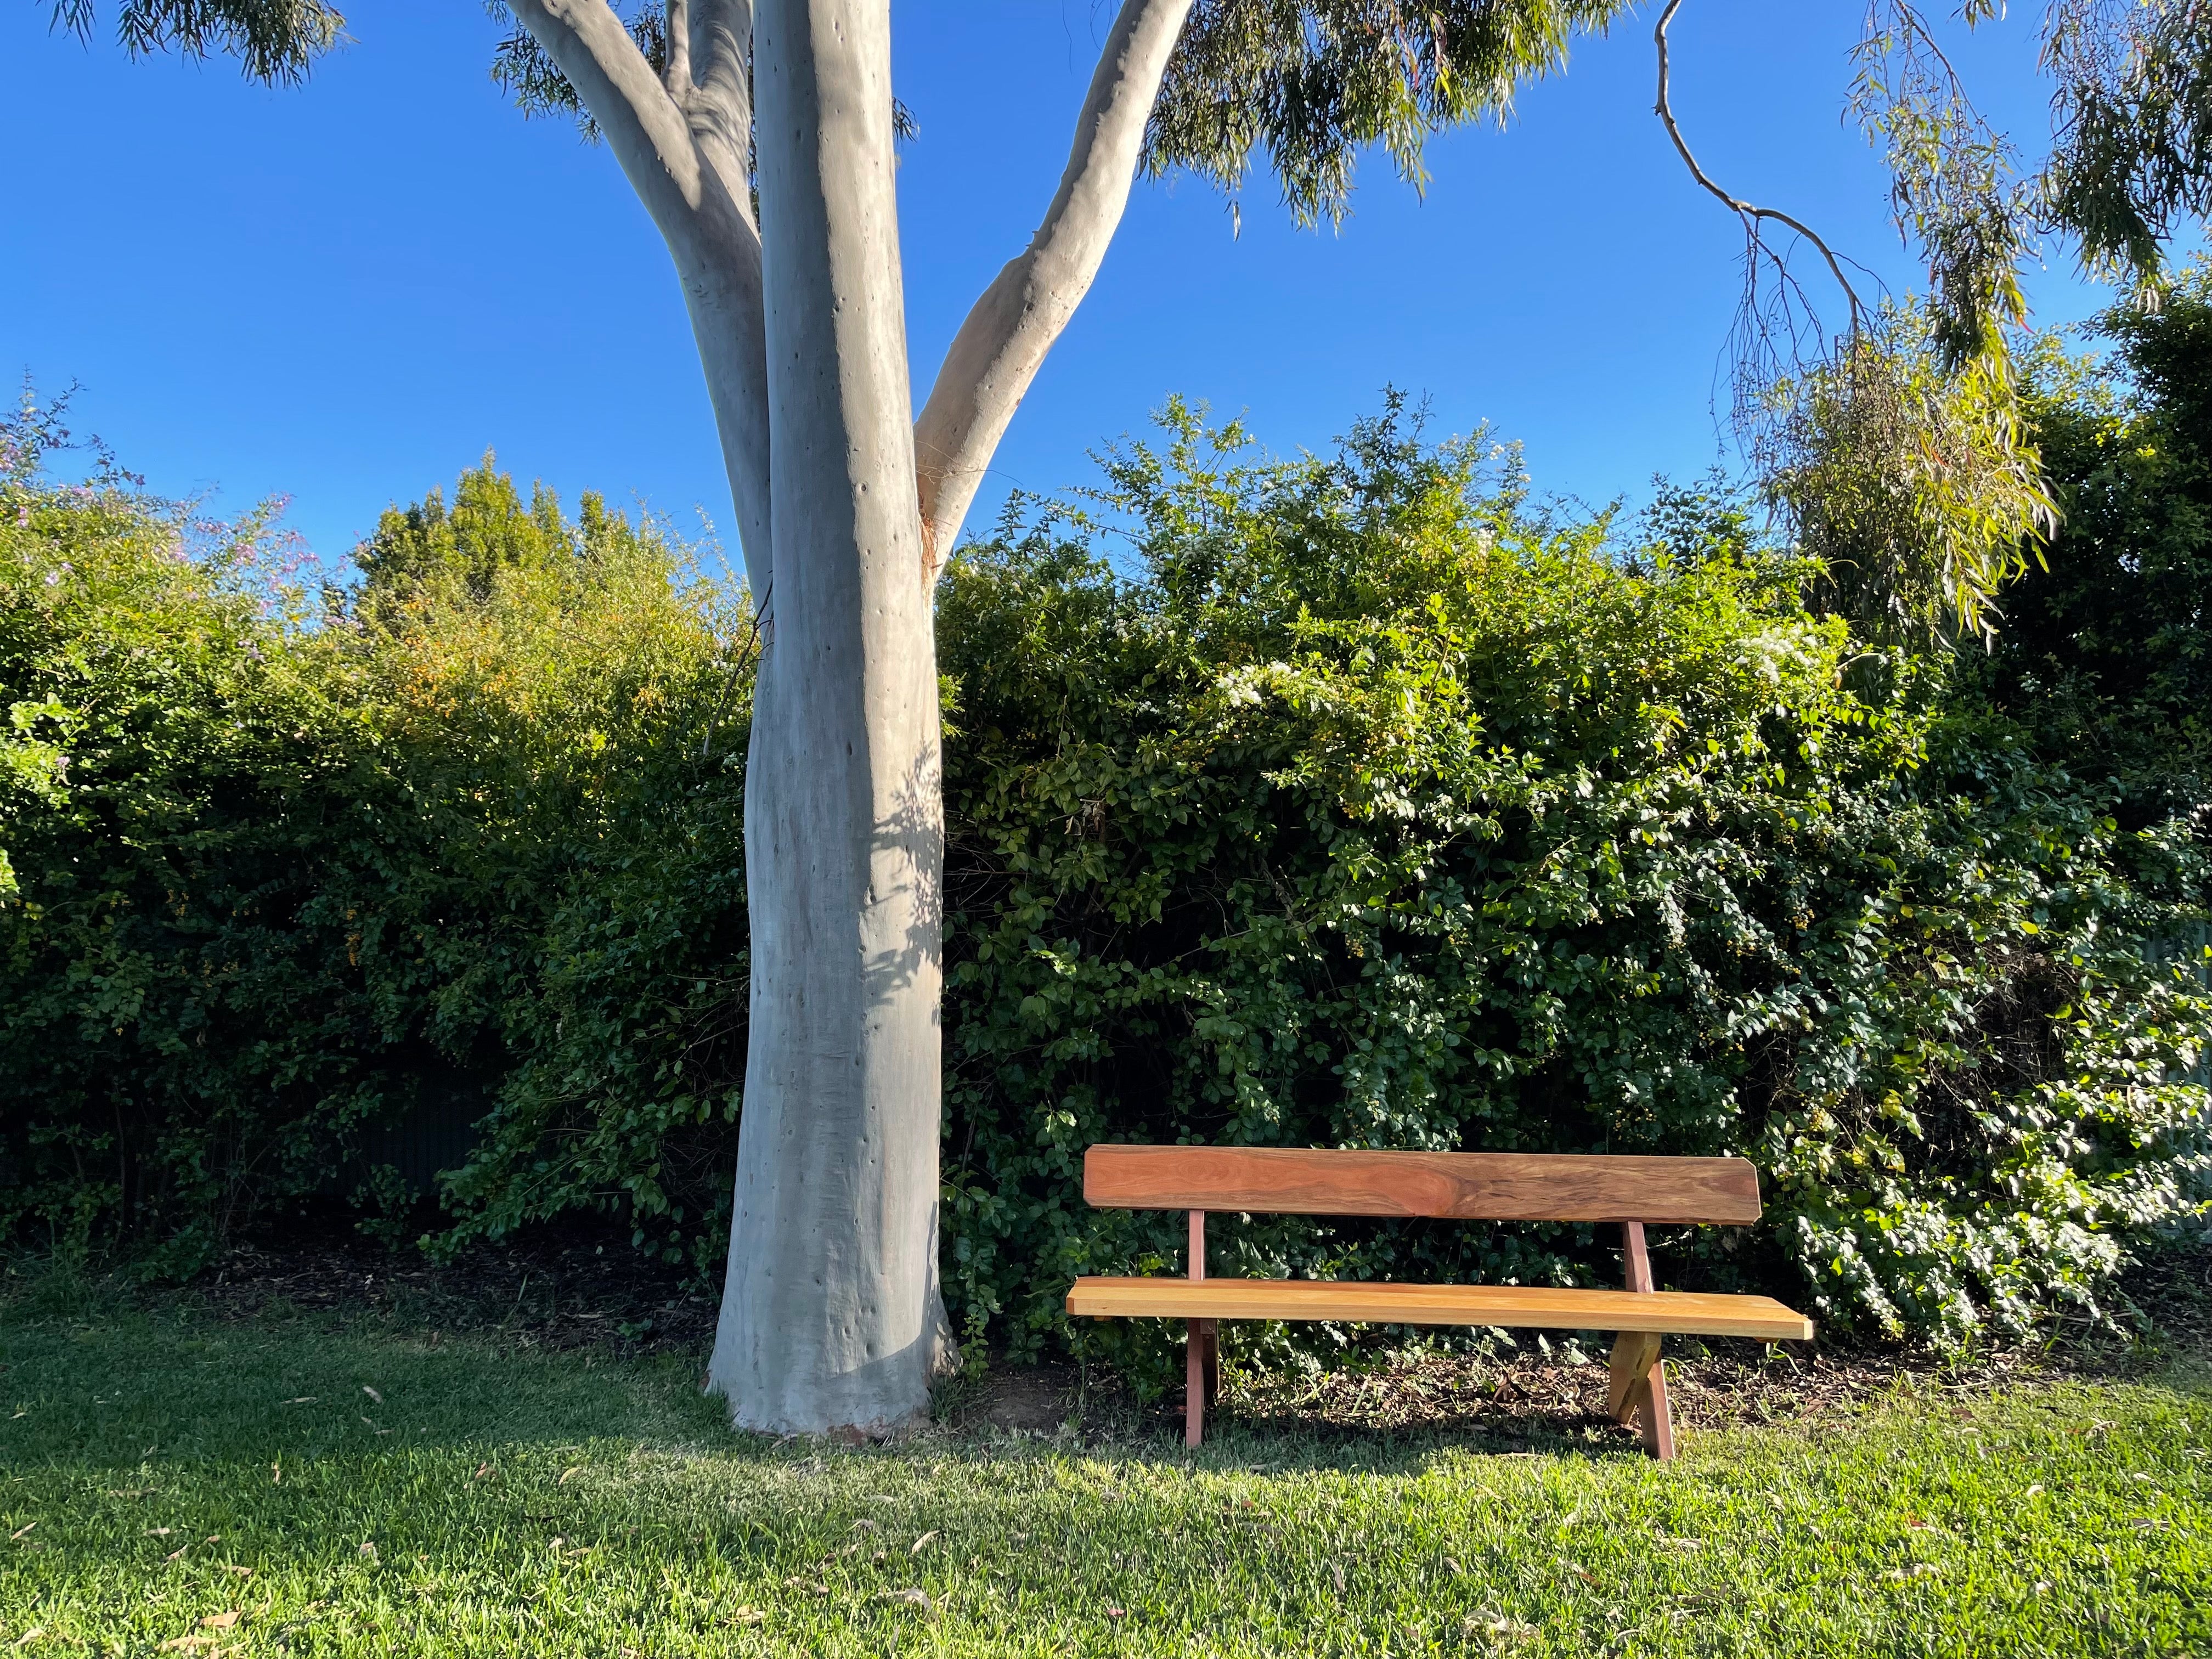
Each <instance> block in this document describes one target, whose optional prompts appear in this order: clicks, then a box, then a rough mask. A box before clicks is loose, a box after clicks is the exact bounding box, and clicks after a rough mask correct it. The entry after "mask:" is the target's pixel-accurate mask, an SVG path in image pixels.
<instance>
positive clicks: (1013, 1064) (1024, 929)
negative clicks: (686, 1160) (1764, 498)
mask: <svg viewBox="0 0 2212 1659" xmlns="http://www.w3.org/2000/svg"><path fill="white" fill-rule="evenodd" d="M1493 459H1494V458H1493V455H1492V452H1488V451H1485V450H1483V449H1481V448H1480V447H1477V446H1468V445H1456V446H1447V447H1444V448H1443V449H1441V450H1433V451H1432V450H1428V449H1425V448H1423V447H1420V446H1419V444H1417V443H1415V442H1413V441H1411V440H1410V439H1409V438H1408V437H1407V435H1405V433H1404V432H1403V431H1402V430H1401V428H1399V427H1398V426H1397V425H1395V423H1392V422H1384V423H1381V424H1376V425H1370V426H1368V427H1365V428H1362V429H1361V431H1360V432H1359V434H1358V435H1357V436H1356V437H1355V439H1354V440H1353V441H1352V443H1351V444H1350V445H1349V446H1348V447H1346V450H1345V451H1344V453H1342V454H1341V455H1340V456H1339V457H1337V458H1334V459H1304V460H1299V461H1294V462H1288V463H1266V462H1259V461H1253V460H1250V459H1247V458H1246V457H1244V456H1243V454H1241V453H1239V452H1238V449H1237V445H1236V443H1235V441H1234V438H1233V434H1232V435H1231V436H1230V438H1229V439H1226V440H1222V441H1217V442H1216V443H1215V444H1214V445H1212V446H1209V442H1208V441H1207V439H1206V435H1204V434H1202V433H1201V432H1200V430H1199V429H1198V428H1196V426H1195V425H1194V424H1193V423H1192V422H1190V421H1189V420H1188V417H1181V418H1179V421H1178V424H1177V427H1176V432H1175V435H1174V441H1173V444H1172V446H1171V447H1170V450H1169V451H1168V453H1166V454H1164V455H1160V454H1155V453H1151V452H1149V451H1146V450H1143V449H1136V450H1132V451H1130V452H1127V453H1125V454H1122V455H1121V456H1119V457H1118V458H1116V459H1115V460H1114V461H1113V462H1112V463H1111V464H1110V465H1109V469H1108V471H1109V479H1110V486H1109V490H1108V492H1107V493H1106V495H1105V497H1104V499H1103V503H1101V504H1100V507H1101V509H1102V512H1101V520H1102V522H1103V524H1105V525H1108V526H1117V527H1118V533H1120V534H1123V535H1126V536H1127V538H1128V544H1129V546H1130V548H1131V550H1132V553H1131V556H1132V558H1133V566H1132V567H1130V568H1127V570H1126V571H1117V570H1116V569H1115V568H1114V567H1113V566H1112V565H1111V564H1109V562H1107V561H1105V560H1104V559H1102V558H1100V557H1098V556H1096V555H1095V554H1094V553H1093V552H1091V547H1092V546H1093V545H1095V544H1096V543H1097V534H1098V532H1097V529H1096V528H1093V527H1091V526H1085V525H1084V524H1082V523H1077V524H1075V525H1073V526H1071V525H1069V524H1068V523H1066V522H1065V521H1060V522H1054V521H1051V520H1047V521H1046V522H1043V523H1042V524H1040V525H1038V526H1036V528H1035V529H1033V530H1032V531H1031V532H1030V533H1029V534H1028V535H1026V536H1024V537H1021V538H1016V539H1012V540H1009V541H1006V542H1002V543H1000V544H996V545H994V546H992V547H989V548H986V549H981V550H974V551H971V552H969V554H968V555H966V556H964V557H963V559H962V560H961V561H959V562H957V564H956V566H955V567H954V569H953V571H952V573H951V575H950V576H949V577H948V579H947V586H946V587H945V592H944V596H943V598H942V599H941V602H940V615H941V617H942V625H941V629H940V639H941V648H942V651H943V656H944V662H945V668H946V671H947V672H948V674H949V675H951V677H953V678H955V679H956V680H957V684H958V687H959V694H958V703H957V715H956V724H957V736H956V738H955V740H954V741H952V742H951V744H950V745H949V747H948V754H949V761H948V790H949V801H948V816H949V818H950V820H951V823H953V824H954V825H955V826H956V829H955V834H956V836H957V848H956V851H957V858H956V860H955V861H954V866H953V870H952V872H951V875H950V876H949V878H948V885H949V890H950V891H951V893H952V894H953V896H954V900H955V902H956V904H957V906H958V907H959V908H958V913H957V915H956V917H955V919H954V921H953V923H952V926H951V963H952V967H951V986H952V988H951V992H950V994H949V997H948V1010H947V1021H946V1025H947V1035H948V1050H949V1054H950V1062H949V1063H950V1065H951V1070H952V1079H953V1082H952V1088H951V1101H952V1122H951V1139H950V1142H949V1145H948V1164H949V1173H948V1177H947V1179H948V1182H949V1184H950V1187H951V1200H952V1206H951V1208H952V1216H953V1219H952V1221H951V1226H950V1230H949V1247H948V1261H947V1263H946V1268H945V1273H946V1279H947V1281H948V1283H949V1284H950V1285H952V1286H953V1287H954V1289H955V1291H956V1292H957V1295H958V1297H959V1298H960V1300H961V1302H962V1303H963V1307H964V1310H965V1312H966V1314H967V1316H968V1318H969V1322H970V1328H971V1329H980V1328H982V1327H983V1324H984V1322H985V1321H986V1320H987V1319H994V1320H998V1321H1001V1322H1003V1328H1004V1329H1005V1331H1006V1334H1007V1335H1008V1336H1009V1338H1010V1339H1011V1340H1012V1341H1013V1342H1014V1343H1015V1344H1016V1345H1017V1346H1027V1345H1030V1344H1034V1343H1035V1342H1036V1341H1039V1340H1043V1339H1044V1338H1045V1337H1046V1336H1047V1335H1048V1334H1050V1333H1053V1332H1054V1331H1056V1330H1057V1329H1058V1328H1060V1318H1059V1316H1058V1313H1057V1310H1056V1298H1057V1296H1058V1293H1059V1291H1060V1290H1061V1289H1062V1288H1063V1287H1064V1285H1065V1282H1066V1278H1067V1276H1068V1275H1069V1274H1071V1273H1078V1272H1086V1271H1088V1272H1098V1271H1108V1272H1111V1271H1127V1270H1130V1269H1138V1270H1142V1269H1143V1268H1145V1267H1147V1266H1150V1265H1152V1264H1153V1263H1156V1262H1158V1261H1167V1260H1171V1259H1172V1257H1171V1254H1170V1253H1171V1251H1172V1249H1173V1248H1174V1246H1173V1237H1172V1235H1173V1231H1174V1230H1173V1227H1172V1225H1170V1224H1171V1222H1172V1220H1173V1218H1159V1217H1152V1216H1142V1215H1137V1216H1133V1215H1127V1214H1117V1213H1106V1214H1100V1213H1095V1212H1091V1211H1089V1210H1087V1209H1086V1208H1085V1206H1083V1204H1082V1202H1081V1199H1080V1196H1079V1160H1080V1156H1081V1152H1082V1149H1083V1147H1084V1146H1086V1145H1087V1144H1089V1143H1091V1142H1092V1141H1095V1140H1100V1139H1155V1140H1177V1139H1193V1140H1205V1141H1237V1142H1255V1143H1261V1144H1287V1145H1322V1146H1427V1147H1466V1148H1487V1149H1496V1150H1520V1149H1542V1150H1552V1151H1563V1152H1568V1151H1599V1150H1611V1151H1617V1152H1631V1151H1633V1152H1678V1153H1687V1152H1740V1153H1741V1154H1743V1155H1745V1156H1747V1157H1749V1158H1753V1159H1754V1160H1755V1161H1757V1163H1758V1164H1759V1165H1760V1167H1761V1169H1762V1170H1764V1171H1765V1179H1766V1187H1767V1195H1768V1202H1769V1220H1768V1222H1767V1224H1766V1225H1765V1226H1764V1227H1762V1228H1761V1229H1760V1230H1759V1231H1758V1232H1757V1233H1755V1234H1753V1235H1751V1236H1749V1237H1747V1236H1744V1235H1742V1234H1739V1233H1735V1232H1733V1231H1712V1232H1706V1233H1699V1234H1695V1235H1686V1236H1684V1237H1680V1238H1679V1239H1673V1238H1670V1239H1668V1240H1667V1241H1666V1242H1665V1247H1664V1248H1665V1251H1666V1261H1667V1262H1668V1271H1669V1272H1670V1273H1673V1274H1674V1275H1675V1277H1676V1278H1677V1279H1679V1280H1680V1281H1681V1282H1685V1283H1690V1282H1697V1283H1704V1284H1710V1285H1734V1284H1741V1283H1745V1282H1753V1281H1765V1282H1768V1283H1774V1284H1779V1285H1784V1287H1787V1286H1789V1285H1790V1284H1791V1283H1792V1282H1793V1281H1794V1282H1795V1285H1796V1290H1797V1291H1798V1293H1800V1294H1803V1293H1805V1292H1807V1291H1809V1293H1810V1295H1811V1297H1812V1299H1813V1301H1814V1304H1815V1305H1816V1307H1817V1309H1818V1310H1819V1311H1820V1313H1821V1314H1822V1315H1823V1316H1825V1317H1826V1319H1827V1320H1828V1321H1829V1322H1843V1323H1849V1324H1853V1325H1856V1326H1857V1327H1859V1328H1862V1329H1877V1330H1888V1331H1893V1332H1902V1331H1907V1330H1910V1331H1914V1332H1918V1333H1923V1334H1929V1335H1930V1336H1933V1337H1935V1338H1936V1339H1937V1340H1942V1341H1947V1342H1949V1341H1957V1340H1962V1339H1964V1338H1966V1336H1968V1335H1969V1334H1972V1333H1974V1332H1976V1331H1978V1330H1981V1329H1984V1328H1990V1327H1994V1328H1996V1329H1999V1330H2012V1331H2017V1330H2020V1329H2022V1328H2026V1327H2027V1325H2029V1324H2030V1323H2032V1322H2034V1321H2035V1320H2037V1319H2038V1318H2039V1317H2041V1316H2045V1315H2046V1314H2047V1313H2049V1312H2050V1311H2051V1310H2052V1309H2054V1308H2056V1307H2067V1306H2070V1307H2074V1308H2077V1309H2081V1310H2093V1309H2095V1308H2097V1307H2098V1305H2099V1301H2098V1299H2099V1297H2100V1294H2101V1291H2102V1287H2103V1286H2104V1285H2106V1283H2107V1282H2108V1280H2109V1279H2110V1276H2111V1274H2112V1270H2113V1267H2114V1266H2115V1265H2116V1263H2117V1261H2118V1258H2119V1255H2120V1251H2121V1249H2122V1241H2123V1239H2124V1237H2125V1236H2126V1235H2127V1234H2128V1233H2129V1232H2130V1231H2132V1230H2136V1229H2140V1228H2143V1227H2148V1226H2153V1225H2160V1224H2165V1223H2173V1222H2179V1221H2180V1220H2182V1219H2184V1218H2188V1217H2191V1216H2193V1215H2194V1214H2196V1213H2197V1206H2199V1205H2201V1203H2202V1202H2203V1200H2204V1199H2205V1198H2206V1197H2207V1196H2212V1185H2209V1184H2208V1179H2207V1177H2208V1176H2212V1160H2208V1158H2207V1157H2206V1149H2205V1147H2204V1146H2203V1123H2204V1109H2205V1096H2204V1091H2203V1090H2202V1089H2201V1088H2197V1087H2194V1086H2191V1085H2187V1084H2185V1083H2182V1082H2179V1081H2178V1080H2177V1079H2179V1078H2180V1077H2181V1076H2182V1074H2183V1073H2185V1072H2186V1071H2187V1069H2188V1068H2189V1066H2191V1064H2192V1063H2193V1061H2194V1059H2195V1056H2196V1048H2197V1045H2198V1044H2200V1043H2201V1042H2203V1039H2204V1036H2205V1034H2206V1030H2207V1015H2208V1010H2207V1007H2206V1005H2205V1003H2204V1001H2203V999H2202V998H2195V999H2192V998H2191V996H2190V995H2189V994H2187V992H2186V990H2185V984H2184V981H2179V980H2173V979H2169V978H2167V977H2166V976H2163V975H2161V974H2160V972H2158V971H2156V970H2154V969H2151V968H2149V967H2148V966H2146V963H2145V962H2144V959H2143V957H2142V955H2141V954H2140V949H2139V947H2141V946H2142V944H2143V943H2144V942H2145V941H2146V940H2150V939H2157V938H2160V937H2162V936H2163V935H2164V933H2166V932H2168V931H2170V930H2172V928H2173V927H2176V926H2177V925H2179V921H2180V920H2181V919H2182V918H2183V917H2184V916H2185V915H2186V914H2187V912H2188V908H2189V906H2190V905H2191V903H2192V902H2195V900H2196V899H2197V897H2198V896H2201V895H2202V893H2203V890H2204V875H2205V866H2204V861H2203V850H2204V849H2203V847H2202V846H2201V845H2199V844H2197V843H2196V842H2192V841H2191V839H2190V838H2189V836H2188V835H2187V834H2186V831H2185V827H2184V826H2178V825H2175V824H2172V823H2160V824H2158V825H2156V826H2154V827H2151V828H2148V829H2141V830H2136V831H2133V832H2128V831H2123V830H2122V829H2120V828H2119V827H2118V825H2116V824H2115V823H2114V822H2113V821H2112V817H2110V815H2109V814H2108V812H2107V811H2106V810H2105V806H2104V804H2103V799H2102V797H2101V796H2100V794H2099V793H2098V792H2097V791H2095V790H2093V789H2088V788H2086V787H2081V786H2080V785H2078V784H2076V783H2075V782H2074V781H2072V780H2070V779H2069V778H2068V777H2067V776H2065V775H2063V774H2061V773H2057V772H2055V771H2053V770H2051V769H2048V768H2039V767H2038V766H2036V765H2035V764H2033V763H2032V761H2031V757H2029V755H2028V754H2027V750H2026V748H2025V746H2024V744H2023V743H2022V740H2021V734H2020V733H2019V732H2018V731H2017V730H2016V729H2015V728H2013V727H2011V726H2008V725H2007V724H2006V723H2005V722H2003V721H2002V720H1998V719H1996V718H1994V717H1990V716H1987V715H1977V714H1971V713H1960V712H1957V711H1955V710H1952V709H1948V708H1946V707H1945V706H1944V704H1943V702H1942V699H1941V696H1939V693H1940V692H1941V690H1942V687H1943V671H1942V665H1941V664H1940V663H1936V662H1925V661H1917V660H1915V659H1909V658H1903V657H1894V656H1893V657H1887V658H1870V657H1869V656H1867V655H1865V654H1864V653H1862V652H1860V651H1858V649H1857V647H1854V646H1853V644H1852V642H1851V641H1850V639H1849V637H1848V636H1847V635H1846V634H1845V632H1844V629H1843V628H1842V627H1841V625H1840V624H1838V623H1834V622H1832V621H1827V622H1823V621H1820V620H1817V619H1815V618H1814V617H1810V616H1808V614H1806V612H1805V611H1804V610H1803V609H1802V606H1801V605H1800V604H1799V603H1798V600H1797V599H1796V581H1795V574H1796V573H1795V572H1793V570H1792V569H1791V568H1790V567H1789V566H1788V565H1787V564H1786V563H1782V562H1777V561H1775V560H1773V559H1771V558H1770V557H1765V556H1761V555H1759V553H1758V552H1757V551H1756V550H1755V549H1754V548H1753V544H1752V541H1751V538H1749V537H1748V536H1747V533H1746V529H1745V526H1744V524H1743V522H1742V520H1741V517H1740V516H1738V515H1736V514H1735V513H1731V512H1729V511H1728V510H1727V509H1726V507H1725V505H1724V504H1723V503H1714V502H1711V501H1702V502H1701V501H1699V500H1698V499H1696V498H1694V497H1686V496H1679V495H1678V496H1673V497H1669V498H1668V500H1667V501H1665V502H1663V503H1662V509H1661V511H1660V512H1659V513H1657V514H1656V519H1655V521H1654V523H1653V525H1652V526H1651V532H1652V533H1651V536H1650V538H1649V539H1648V540H1647V541H1646V543H1645V544H1644V545H1641V546H1638V547H1635V548H1634V549H1633V550H1632V553H1631V554H1630V555H1629V556H1626V557H1623V556H1620V553H1619V552H1618V550H1616V549H1615V548H1614V547H1613V546H1612V545H1610V544H1608V542H1607V539H1606V538H1605V536H1604V534H1603V531H1604V526H1603V525H1602V524H1596V525H1593V524H1587V523H1564V524H1561V523H1553V522H1551V521H1549V520H1547V519H1546V518H1545V517H1544V516H1543V515H1541V514H1535V513H1531V512H1530V511H1529V509H1528V505H1527V503H1526V501H1525V500H1524V498H1523V496H1522V488H1521V484H1520V482H1519V480H1518V478H1517V477H1514V476H1513V475H1512V474H1511V473H1510V472H1504V473H1499V472H1497V471H1487V472H1486V465H1490V464H1491V463H1492V460H1493ZM1071 531H1074V532H1083V533H1073V534H1071V533H1070V532H1071ZM1591 1232H1592V1230H1590V1229H1589V1228H1587V1227H1565V1226H1561V1227H1549V1228H1545V1227H1529V1228H1522V1229H1514V1230H1483V1229H1467V1228H1462V1227H1457V1226H1443V1225H1437V1226H1425V1225H1424V1226H1367V1225H1345V1224H1340V1223H1336V1222H1324V1221H1316V1220H1312V1219H1305V1218H1296V1219H1279V1220H1268V1221H1264V1222H1263V1221H1260V1220H1256V1219H1255V1220H1246V1221H1243V1222H1241V1223H1236V1222H1232V1223H1230V1224H1228V1225H1223V1226H1221V1227H1220V1228H1218V1230H1217V1237H1218V1247H1217V1248H1218V1249H1219V1250H1220V1251H1221V1252H1222V1254H1223V1255H1224V1257H1225V1261H1224V1270H1225V1271H1227V1272H1230V1273H1277V1274H1279V1273H1298V1274H1306V1273H1311V1274H1316V1275H1332V1276H1352V1277H1367V1276H1370V1275H1371V1276H1376V1277H1386V1276H1396V1275H1401V1274H1410V1273H1416V1272H1418V1273H1423V1274H1444V1275H1463V1276H1478V1277H1483V1278H1494V1277H1498V1276H1501V1275H1511V1276H1514V1277H1516V1278H1519V1279H1536V1280H1565V1279H1572V1278H1577V1277H1581V1276H1583V1275H1587V1274H1591V1273H1596V1274H1599V1275H1602V1276H1609V1275H1610V1274H1611V1273H1614V1272H1617V1268H1616V1267H1613V1266H1611V1265H1610V1261H1611V1256H1610V1251H1609V1249H1608V1248H1607V1247H1608V1246H1609V1245H1611V1244H1612V1243H1613V1242H1614V1241H1612V1240H1610V1239H1606V1238H1596V1239H1594V1238H1593V1237H1592V1236H1591ZM1093 1340H1100V1341H1103V1342H1105V1343H1108V1344H1111V1345H1115V1346H1127V1345H1129V1344H1142V1343H1143V1342H1145V1341H1146V1340H1147V1337H1146V1334H1144V1333H1142V1332H1130V1331H1126V1330H1122V1329H1119V1328H1116V1329H1114V1330H1111V1331H1107V1332H1103V1333H1102V1334H1099V1335H1097V1337H1095V1338H1094V1339H1093Z"/></svg>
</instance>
